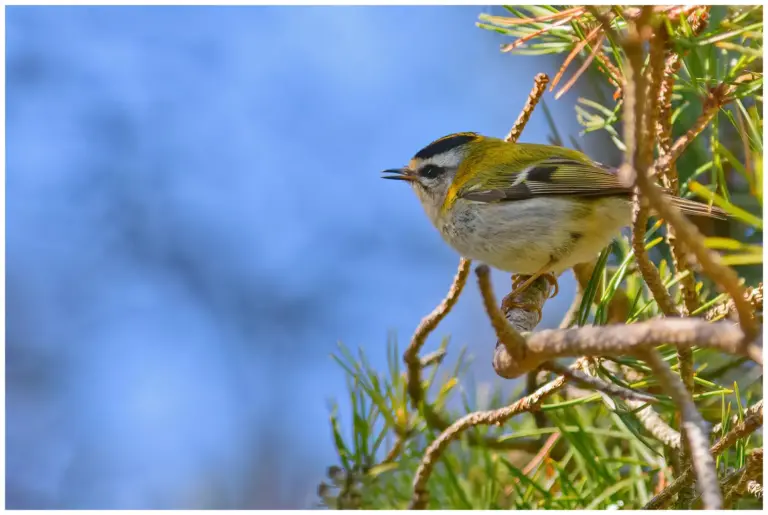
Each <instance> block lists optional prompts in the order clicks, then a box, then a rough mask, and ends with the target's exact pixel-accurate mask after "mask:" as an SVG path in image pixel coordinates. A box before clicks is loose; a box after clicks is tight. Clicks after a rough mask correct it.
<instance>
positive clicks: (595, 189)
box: [458, 157, 727, 219]
mask: <svg viewBox="0 0 768 515" xmlns="http://www.w3.org/2000/svg"><path fill="white" fill-rule="evenodd" d="M665 193H666V196H667V200H669V201H670V202H672V203H673V204H675V205H676V206H677V207H678V208H680V210H682V211H683V213H686V214H688V215H694V216H706V217H712V218H720V219H725V218H727V216H726V213H725V211H723V210H722V209H720V208H717V207H714V206H709V205H707V204H702V203H700V202H696V201H693V200H689V199H684V198H680V197H678V196H676V195H673V194H671V193H669V192H665ZM631 194H632V189H631V188H627V187H625V186H623V185H622V184H621V182H619V178H618V176H617V174H616V172H615V171H614V170H612V169H610V168H608V167H605V166H603V165H601V164H599V163H594V162H585V161H580V160H578V159H570V158H567V157H553V158H549V159H545V160H542V161H538V162H536V163H534V164H530V165H529V166H527V167H526V168H523V170H522V171H520V170H518V169H514V168H513V167H510V166H509V165H502V166H500V167H498V168H496V169H493V170H490V171H488V172H485V173H483V174H481V175H480V176H479V177H477V178H475V179H474V180H472V181H468V182H467V183H466V184H465V185H464V186H463V187H462V188H461V189H460V190H459V192H458V197H459V198H463V199H466V200H473V201H476V202H485V203H492V202H514V201H519V200H528V199H532V198H537V197H553V196H570V197H578V198H585V197H592V198H595V197H626V198H629V197H630V195H631Z"/></svg>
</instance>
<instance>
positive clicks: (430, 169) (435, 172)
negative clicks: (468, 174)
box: [419, 165, 445, 179]
mask: <svg viewBox="0 0 768 515" xmlns="http://www.w3.org/2000/svg"><path fill="white" fill-rule="evenodd" d="M444 172H445V168H442V167H440V166H437V165H425V166H424V167H423V168H422V169H421V170H419V175H421V176H422V177H427V178H428V179H434V178H435V177H437V176H439V175H442V174H443V173H444Z"/></svg>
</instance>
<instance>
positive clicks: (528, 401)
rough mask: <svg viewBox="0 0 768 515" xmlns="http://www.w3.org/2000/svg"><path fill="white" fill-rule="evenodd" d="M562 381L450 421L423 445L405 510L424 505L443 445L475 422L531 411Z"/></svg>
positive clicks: (560, 379) (494, 422) (500, 419)
mask: <svg viewBox="0 0 768 515" xmlns="http://www.w3.org/2000/svg"><path fill="white" fill-rule="evenodd" d="M583 364H584V361H583V360H578V361H576V362H575V363H574V364H573V365H571V368H573V369H576V368H580V367H581V366H583ZM565 382H566V379H565V377H563V376H560V377H558V378H557V379H555V380H554V381H550V382H549V383H547V384H545V385H544V386H542V387H541V388H539V389H538V390H536V391H535V392H534V393H532V394H531V395H527V396H525V397H523V398H522V399H520V400H518V401H517V402H515V403H513V404H511V405H509V406H507V407H504V408H500V409H496V410H491V411H478V412H475V413H470V414H468V415H466V416H464V417H462V418H460V419H459V420H457V421H456V422H454V423H453V424H452V425H451V427H449V428H448V429H446V430H445V431H443V433H442V434H441V435H440V436H438V437H437V439H435V441H433V442H432V443H431V444H430V445H429V447H427V450H426V452H425V453H424V456H423V457H422V458H421V463H420V464H419V467H418V468H417V469H416V474H415V476H414V479H413V498H412V499H411V504H410V506H409V509H411V510H423V509H425V508H426V507H427V504H428V502H429V498H428V491H427V481H428V480H429V477H430V475H431V474H432V470H433V469H434V467H435V465H436V464H437V460H438V459H439V458H440V455H441V454H442V453H443V451H444V450H445V448H446V447H448V445H449V444H450V443H451V442H452V441H453V440H455V439H456V438H458V437H459V435H461V433H462V432H463V431H466V430H467V429H469V428H470V427H474V426H478V425H501V424H503V423H504V422H506V421H507V420H509V419H510V418H512V417H513V416H515V415H517V414H519V413H523V412H526V411H531V410H534V409H536V408H538V407H539V405H540V404H541V403H542V402H543V401H544V399H546V398H547V397H548V396H550V395H552V394H553V393H555V392H556V391H558V390H559V389H560V388H562V387H563V385H565Z"/></svg>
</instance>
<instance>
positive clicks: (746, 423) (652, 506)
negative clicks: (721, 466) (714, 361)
mask: <svg viewBox="0 0 768 515" xmlns="http://www.w3.org/2000/svg"><path fill="white" fill-rule="evenodd" d="M753 408H754V409H753V410H752V414H751V415H750V416H748V417H744V420H743V421H741V422H740V423H738V424H736V426H734V428H733V429H731V430H730V431H729V432H728V433H727V434H726V435H725V436H723V437H722V438H720V440H718V441H717V442H716V443H715V444H714V445H713V446H712V447H710V449H709V452H710V453H711V454H712V456H713V457H716V456H719V455H720V454H722V453H723V452H724V451H726V450H727V449H729V448H730V447H732V446H733V444H735V443H736V442H737V441H738V440H740V439H742V438H745V437H746V436H748V435H750V434H752V433H754V432H755V431H756V430H757V429H758V428H759V427H760V426H762V425H763V401H762V400H760V401H758V402H757V403H756V404H755V406H754V407H753ZM693 480H694V473H693V469H690V468H689V469H686V470H685V471H684V472H683V474H682V475H681V476H680V477H678V478H677V479H675V480H674V481H673V482H672V484H670V485H669V486H667V488H665V489H664V490H663V491H662V492H661V493H660V494H658V495H656V496H654V497H653V499H651V500H650V501H648V503H647V504H646V505H645V506H643V509H644V510H661V509H664V508H666V507H667V506H668V505H669V503H670V502H671V501H672V499H673V497H674V496H675V495H676V494H677V492H679V491H680V489H681V488H683V487H684V486H686V485H689V484H690V483H691V482H692V481H693Z"/></svg>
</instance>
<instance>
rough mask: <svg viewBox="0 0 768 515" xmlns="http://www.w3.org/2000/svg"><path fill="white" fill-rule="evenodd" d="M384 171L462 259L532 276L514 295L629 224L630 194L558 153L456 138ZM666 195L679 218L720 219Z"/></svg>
mask: <svg viewBox="0 0 768 515" xmlns="http://www.w3.org/2000/svg"><path fill="white" fill-rule="evenodd" d="M383 173H384V174H385V175H384V177H383V178H385V179H395V180H400V181H406V182H408V183H409V184H410V185H411V186H412V188H413V190H414V191H415V192H416V196H417V197H418V198H419V200H420V201H421V204H422V206H423V207H424V210H425V211H426V213H427V216H428V217H429V219H430V220H431V221H432V223H433V224H434V226H435V227H436V228H437V229H438V231H440V234H441V235H442V236H443V238H444V239H445V241H446V242H447V243H448V244H449V245H450V246H451V247H453V248H454V249H455V250H456V251H457V252H458V253H459V254H460V255H461V256H463V257H465V258H468V259H473V260H478V261H481V262H484V263H487V264H488V265H490V266H492V267H494V268H497V269H499V270H502V271H505V272H510V273H513V274H521V275H526V276H530V277H529V278H528V280H526V281H524V282H523V283H522V284H519V283H518V285H517V288H516V292H519V291H521V290H523V289H524V288H526V287H527V286H529V285H530V284H531V283H532V282H533V281H534V280H536V279H537V278H538V277H539V276H541V275H544V274H549V275H550V276H552V278H556V277H557V276H558V275H560V274H561V273H562V272H564V271H565V270H567V269H569V268H571V267H573V266H574V265H576V264H579V263H584V262H588V261H591V260H592V259H594V258H595V255H596V254H597V253H599V252H600V251H601V250H602V249H603V248H604V247H606V246H607V245H608V244H609V243H610V242H611V240H612V239H613V238H614V237H615V236H617V235H618V234H619V233H620V231H621V228H622V227H625V226H627V225H629V224H630V223H631V217H632V205H631V195H632V190H631V188H627V187H625V186H624V185H623V184H621V182H620V181H619V178H618V176H617V174H616V172H615V171H614V170H611V169H609V168H607V167H605V166H603V165H601V164H599V163H596V162H594V161H592V160H591V159H589V158H588V157H587V156H585V155H584V154H582V153H581V152H578V151H576V150H571V149H567V148H563V147H557V146H553V145H537V144H530V143H509V142H506V141H504V140H501V139H498V138H491V137H487V136H482V135H480V134H477V133H474V132H461V133H457V134H450V135H448V136H445V137H443V138H440V139H438V140H436V141H433V142H432V143H430V144H429V145H427V146H426V147H424V148H422V149H421V150H419V152H418V153H417V154H416V155H415V156H414V157H413V159H411V161H410V162H409V163H408V165H407V166H405V167H403V168H397V169H393V170H386V171H385V172H383ZM667 198H668V200H670V201H671V202H673V203H674V204H676V205H677V206H678V207H679V208H680V209H681V210H682V211H683V212H684V213H687V214H690V215H702V216H710V217H717V218H723V217H724V212H723V211H721V210H719V209H717V208H714V207H710V206H708V205H706V204H701V203H698V202H694V201H692V200H687V199H683V198H680V197H677V196H674V195H671V194H667ZM555 284H556V282H555Z"/></svg>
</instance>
